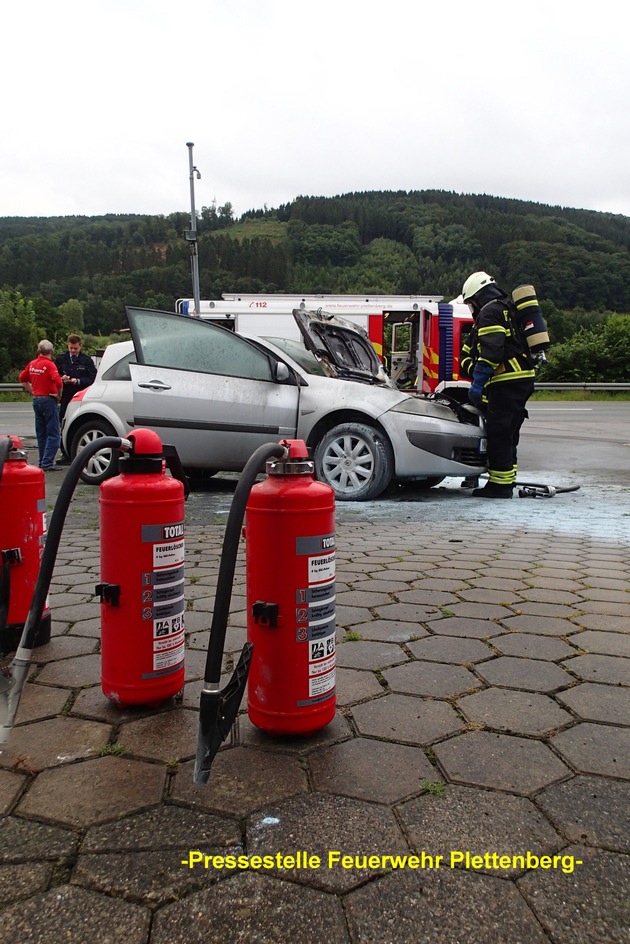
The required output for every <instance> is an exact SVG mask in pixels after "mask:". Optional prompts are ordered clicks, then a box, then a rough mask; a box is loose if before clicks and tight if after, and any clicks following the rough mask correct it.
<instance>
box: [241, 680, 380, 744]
mask: <svg viewBox="0 0 630 944" xmlns="http://www.w3.org/2000/svg"><path fill="white" fill-rule="evenodd" d="M381 690H382V689H381ZM352 733H353V732H352V729H351V727H350V724H349V722H348V720H347V719H346V718H344V716H343V715H342V714H340V712H337V713H336V714H335V717H334V718H333V720H332V721H331V722H330V723H329V724H327V725H326V727H324V728H319V730H317V731H313V732H312V733H311V734H304V735H295V736H291V735H281V736H278V737H273V736H272V735H270V734H267V733H266V732H265V731H261V730H260V728H257V727H256V725H254V724H252V722H251V721H250V720H249V718H248V716H247V715H246V714H244V713H243V714H241V715H240V716H239V719H238V741H239V743H240V744H242V745H246V746H248V747H260V748H262V749H263V750H270V749H273V750H276V751H279V752H281V753H286V754H310V752H311V751H315V750H318V749H319V748H320V747H326V746H328V745H329V744H337V743H338V742H339V741H345V740H346V739H347V738H349V737H352Z"/></svg>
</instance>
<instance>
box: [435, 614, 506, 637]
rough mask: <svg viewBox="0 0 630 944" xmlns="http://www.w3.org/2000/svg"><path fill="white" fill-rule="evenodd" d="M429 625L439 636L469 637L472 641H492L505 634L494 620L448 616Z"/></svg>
mask: <svg viewBox="0 0 630 944" xmlns="http://www.w3.org/2000/svg"><path fill="white" fill-rule="evenodd" d="M427 625H428V627H429V629H430V630H431V632H432V633H437V635H439V636H442V635H444V636H469V637H471V638H472V639H491V638H492V637H493V636H499V635H500V634H501V633H504V632H505V629H504V628H503V626H500V625H499V624H498V623H495V622H494V621H493V620H490V619H476V618H473V617H467V616H446V617H444V619H441V620H433V621H432V622H430V623H428V624H427Z"/></svg>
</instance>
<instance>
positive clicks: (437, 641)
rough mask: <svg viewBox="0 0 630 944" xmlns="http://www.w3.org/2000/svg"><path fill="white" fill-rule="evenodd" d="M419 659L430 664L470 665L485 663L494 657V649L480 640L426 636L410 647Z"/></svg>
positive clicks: (410, 644)
mask: <svg viewBox="0 0 630 944" xmlns="http://www.w3.org/2000/svg"><path fill="white" fill-rule="evenodd" d="M408 648H409V650H410V651H411V652H413V654H414V656H415V657H416V658H417V659H424V660H427V661H430V662H450V663H451V664H452V665H468V664H470V663H473V662H483V660H484V659H491V658H492V657H493V656H494V653H493V651H492V649H490V647H489V646H486V644H485V643H483V642H481V640H479V639H466V638H462V637H461V636H426V637H425V638H424V639H420V640H418V642H411V643H409V646H408Z"/></svg>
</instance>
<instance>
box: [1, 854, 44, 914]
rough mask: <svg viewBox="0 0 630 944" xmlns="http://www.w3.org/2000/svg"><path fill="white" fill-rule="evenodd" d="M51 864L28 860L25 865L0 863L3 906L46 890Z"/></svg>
mask: <svg viewBox="0 0 630 944" xmlns="http://www.w3.org/2000/svg"><path fill="white" fill-rule="evenodd" d="M52 874H53V865H52V864H50V863H44V862H29V863H28V864H26V865H0V896H1V900H2V905H3V907H4V906H6V905H9V904H11V902H13V901H22V900H23V899H25V898H30V897H31V895H36V894H37V892H43V891H46V889H47V888H48V884H49V882H50V880H51V878H52Z"/></svg>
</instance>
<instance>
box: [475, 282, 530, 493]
mask: <svg viewBox="0 0 630 944" xmlns="http://www.w3.org/2000/svg"><path fill="white" fill-rule="evenodd" d="M462 296H463V300H464V302H465V303H466V304H467V305H468V307H469V308H470V310H471V312H472V315H473V318H474V325H473V328H472V330H471V332H470V334H469V336H468V338H467V339H466V341H465V343H464V345H463V347H462V356H461V361H460V366H461V369H462V372H463V373H464V374H465V375H466V376H468V377H469V378H470V379H471V380H472V384H471V387H470V390H469V391H468V398H469V400H470V402H471V403H472V404H473V406H476V407H478V408H479V409H480V410H482V411H483V413H484V415H485V419H486V429H487V435H488V476H489V478H488V482H487V484H486V485H484V486H483V488H475V489H473V493H472V494H473V495H476V496H477V497H479V498H511V497H512V490H513V488H514V483H515V482H516V451H517V446H518V440H519V432H520V429H521V426H522V425H523V421H524V420H525V418H526V417H527V409H526V406H527V401H528V399H529V398H530V396H531V395H532V393H533V391H534V361H533V358H532V356H531V354H530V353H529V348H528V346H527V342H526V340H525V338H524V336H523V335H522V333H521V332H520V331H519V330H518V323H517V321H516V318H515V316H514V311H513V307H512V306H511V303H510V302H509V301H508V298H507V294H506V293H505V292H504V291H503V290H502V289H501V288H499V286H498V285H497V283H496V282H495V280H494V279H493V278H492V276H490V275H488V274H487V273H486V272H473V274H472V275H471V276H469V277H468V278H467V279H466V281H465V282H464V287H463V289H462Z"/></svg>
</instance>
